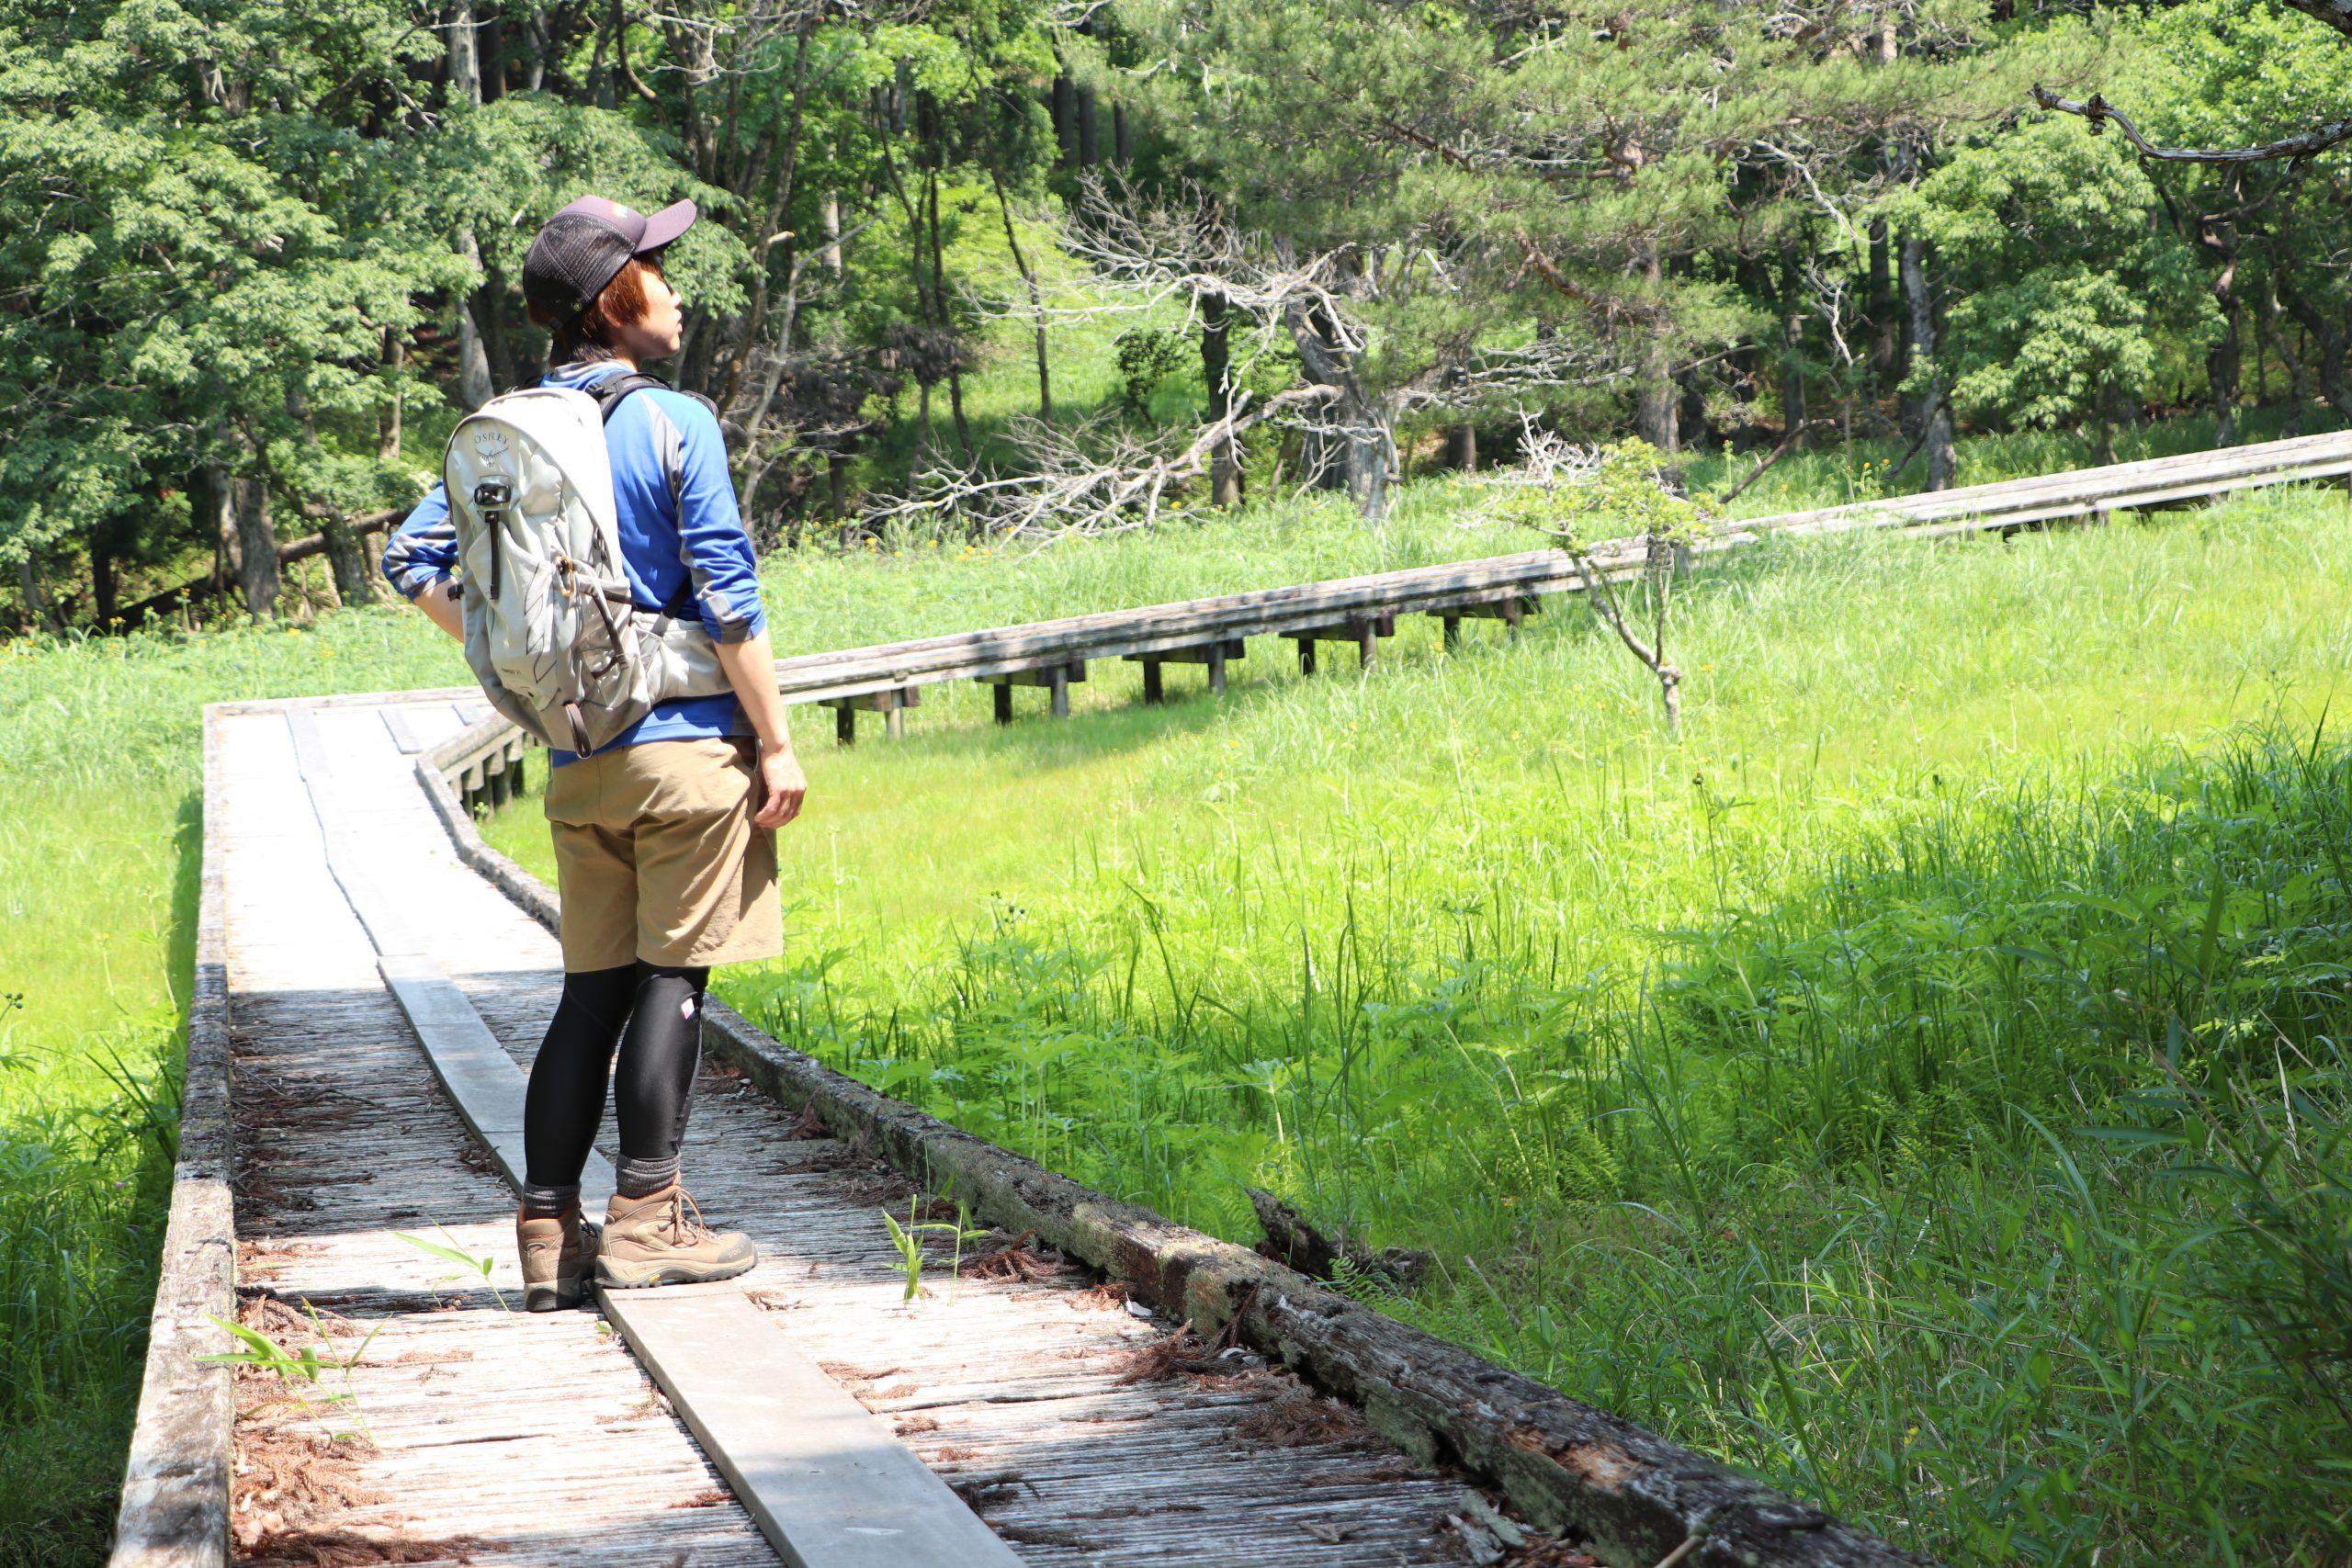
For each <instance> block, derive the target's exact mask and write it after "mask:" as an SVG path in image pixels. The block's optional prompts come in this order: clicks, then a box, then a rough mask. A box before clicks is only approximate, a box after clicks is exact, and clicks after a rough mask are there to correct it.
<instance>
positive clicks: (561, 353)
mask: <svg viewBox="0 0 2352 1568" xmlns="http://www.w3.org/2000/svg"><path fill="white" fill-rule="evenodd" d="M647 276H654V277H660V276H662V264H661V262H660V261H659V260H657V259H656V258H654V257H652V256H631V257H630V258H629V259H628V261H626V262H624V263H622V264H621V269H620V271H618V272H616V273H615V274H613V280H612V281H611V282H610V283H607V284H606V285H605V288H604V292H603V293H601V294H599V295H597V296H596V298H595V299H594V300H592V301H590V303H589V306H588V308H587V309H586V310H582V311H581V312H580V314H578V315H577V316H574V317H573V318H572V319H571V321H567V322H565V323H564V324H562V325H561V326H557V325H555V324H554V323H553V322H551V321H548V313H547V311H546V310H543V309H542V308H541V307H539V306H537V305H534V306H532V307H531V308H530V312H529V314H530V317H531V320H532V321H533V322H534V323H535V324H536V325H538V326H542V327H546V328H548V332H549V333H550V334H551V335H550V337H549V340H548V364H549V365H574V364H578V363H581V362H582V361H585V360H597V359H613V358H616V357H618V355H619V354H620V335H621V332H620V330H621V329H622V328H623V327H633V326H635V325H637V323H638V322H639V321H643V320H645V318H646V316H647V314H648V313H649V312H650V310H651V309H652V306H651V302H650V300H648V299H646V295H645V280H646V278H647Z"/></svg>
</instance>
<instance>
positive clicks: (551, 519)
mask: <svg viewBox="0 0 2352 1568" xmlns="http://www.w3.org/2000/svg"><path fill="white" fill-rule="evenodd" d="M660 385H662V383H661V382H659V381H657V380H655V379H653V378H651V377H650V376H645V377H640V376H616V377H614V378H610V379H608V380H606V381H605V382H602V383H600V384H599V385H598V386H597V387H596V388H595V389H594V391H593V392H583V391H574V390H572V389H569V388H563V387H531V388H527V389H523V390H520V391H514V392H507V393H505V394H503V395H502V396H499V397H495V398H492V399H491V400H490V401H488V402H487V403H484V404H483V405H482V406H481V409H479V410H478V411H476V412H473V413H471V414H469V415H468V416H467V417H466V418H464V419H463V420H460V421H459V422H458V428H457V429H456V431H454V432H453V433H452V434H450V437H449V446H448V450H447V453H445V454H444V456H443V457H442V460H441V479H442V483H443V485H444V486H445V487H446V488H447V495H448V500H449V519H450V521H451V523H452V524H454V525H455V526H456V529H457V536H458V560H459V562H460V564H461V565H462V567H463V569H464V574H465V584H466V586H465V623H466V662H467V663H468V664H469V665H471V666H472V667H473V671H474V676H475V678H476V679H477V680H479V681H480V682H481V689H482V692H483V694H485V695H487V696H488V697H489V698H490V701H491V705H492V706H494V707H495V708H497V709H498V711H499V712H500V713H503V714H504V715H505V716H507V717H508V718H511V719H513V720H514V721H515V723H516V724H519V725H521V726H522V727H523V728H525V729H526V730H527V731H529V732H530V733H531V734H533V735H535V736H537V738H538V739H540V740H542V741H544V742H545V743H547V744H548V745H549V746H552V747H557V748H560V749H567V750H573V751H578V752H581V753H582V754H585V753H587V752H590V751H594V750H596V749H597V748H598V747H600V746H602V745H604V744H605V742H606V741H608V740H611V739H613V738H614V737H615V736H616V735H618V734H620V732H621V731H622V730H624V729H627V728H628V727H629V726H630V725H632V724H635V723H636V722H637V721H638V720H639V719H640V718H643V717H644V716H645V715H646V713H647V712H648V711H649V710H650V708H651V707H652V706H653V705H654V704H656V703H659V702H666V701H668V700H670V699H672V698H673V697H691V696H714V695H717V694H719V693H721V692H725V691H727V690H729V686H728V682H727V677H726V675H725V673H724V672H723V671H721V670H720V669H719V667H718V654H717V652H716V651H715V650H714V649H713V648H712V645H711V639H710V635H709V633H707V631H705V630H704V629H703V626H702V623H701V622H700V621H699V620H697V619H695V618H693V617H691V616H688V617H684V618H681V617H678V616H673V615H664V614H662V613H660V612H658V611H653V610H642V609H639V608H638V607H637V606H636V605H635V604H632V603H631V602H630V598H629V587H628V574H627V573H626V572H625V571H624V570H623V569H622V565H621V551H620V531H619V525H618V513H617V512H616V509H615V507H614V503H613V469H612V460H611V458H610V457H609V456H608V455H607V453H606V451H605V421H606V420H608V419H610V418H611V417H612V412H613V410H614V409H616V408H617V407H618V406H619V404H620V400H622V399H623V398H625V397H627V396H628V394H629V393H630V392H633V391H635V390H637V389H639V388H640V387H658V386H660Z"/></svg>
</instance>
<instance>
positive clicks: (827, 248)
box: [817, 190, 842, 277]
mask: <svg viewBox="0 0 2352 1568" xmlns="http://www.w3.org/2000/svg"><path fill="white" fill-rule="evenodd" d="M818 221H819V222H820V224H822V225H823V228H824V235H825V243H824V244H823V245H822V246H821V247H820V248H819V250H818V252H817V260H818V261H819V263H820V264H821V265H823V266H824V268H825V269H826V270H827V271H828V272H831V274H832V275H833V276H835V277H839V276H841V275H842V197H841V192H839V191H834V190H829V191H827V192H826V193H825V199H824V201H823V203H822V204H821V205H820V207H819V209H818Z"/></svg>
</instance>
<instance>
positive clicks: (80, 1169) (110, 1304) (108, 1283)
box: [0, 612, 464, 1568]
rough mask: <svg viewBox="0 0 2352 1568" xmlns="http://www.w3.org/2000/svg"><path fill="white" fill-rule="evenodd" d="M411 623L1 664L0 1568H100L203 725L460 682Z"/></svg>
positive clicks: (191, 888) (127, 1396) (183, 939)
mask: <svg viewBox="0 0 2352 1568" xmlns="http://www.w3.org/2000/svg"><path fill="white" fill-rule="evenodd" d="M413 618H414V617H408V616H396V615H392V614H390V613H389V612H381V613H352V614H347V615H339V616H335V617H333V618H330V619H328V620H325V621H322V622H320V623H319V624H318V625H317V626H311V627H309V628H300V629H296V630H292V631H277V630H258V629H248V630H237V631H227V632H218V633H209V634H205V635H201V636H194V637H190V636H185V635H180V634H173V633H161V634H149V635H144V636H141V637H128V638H104V639H92V640H89V641H78V640H75V641H67V642H62V643H35V642H17V643H11V644H6V645H0V820H5V821H6V823H7V825H8V830H7V832H6V834H5V835H0V1476H5V1477H6V1480H7V1484H6V1486H0V1563H7V1564H14V1563H27V1564H31V1563H40V1564H43V1565H45V1568H46V1565H51V1564H57V1563H69V1562H92V1561H96V1560H97V1559H98V1558H100V1557H101V1556H102V1555H103V1547H104V1544H105V1541H106V1539H107V1530H108V1529H109V1527H110V1526H111V1524H112V1522H113V1512H114V1505H115V1493H116V1490H117V1488H118V1487H119V1485H120V1484H121V1480H122V1463H123V1450H124V1444H125V1442H126V1441H127V1439H128V1437H129V1433H130V1415H131V1410H132V1407H133V1405H134V1404H135V1402H136V1400H137V1396H138V1386H139V1376H140V1371H141V1365H142V1360H143V1356H144V1352H145V1347H146V1330H147V1316H148V1313H149V1311H150V1309H151V1308H152V1306H153V1296H154V1288H155V1274H154V1267H155V1257H156V1253H157V1250H158V1248H159V1247H160V1246H161V1244H162V1233H163V1223H164V1204H165V1201H167V1198H168V1195H169V1192H170V1189H171V1150H172V1147H173V1143H174V1134H175V1117H176V1111H177V1106H178V1098H179V1088H178V1085H179V1055H178V1048H179V1043H180V1041H181V1037H182V1036H181V1032H182V1030H183V1028H184V1025H185V1021H186V1019H185V1009H186V1004H187V998H188V995H189V984H190V976H191V967H192V962H193V954H194V947H193V943H194V936H195V924H196V899H197V893H198V861H199V857H200V855H201V852H202V841H201V832H202V816H203V812H202V806H201V787H202V757H201V753H200V750H199V748H198V716H199V713H200V711H201V707H202V705H203V704H204V703H206V702H209V701H215V700H221V699H227V698H232V697H258V696H272V695H287V694H300V693H305V692H323V691H337V690H350V689H353V688H355V687H356V688H358V689H361V690H367V689H370V688H377V687H386V686H401V685H425V684H447V683H451V682H458V681H461V680H462V679H463V678H464V664H463V661H462V660H458V659H457V658H456V657H455V654H454V650H453V649H443V648H441V647H439V646H437V645H436V644H435V642H434V641H433V640H431V639H430V638H429V637H426V636H424V635H421V628H418V627H416V626H413V625H412V624H411V622H412V620H413Z"/></svg>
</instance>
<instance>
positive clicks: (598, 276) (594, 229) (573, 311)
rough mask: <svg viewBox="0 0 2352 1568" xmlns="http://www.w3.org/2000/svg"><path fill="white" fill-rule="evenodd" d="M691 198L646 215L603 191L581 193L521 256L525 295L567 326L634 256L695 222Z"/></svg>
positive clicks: (555, 321)
mask: <svg viewBox="0 0 2352 1568" xmlns="http://www.w3.org/2000/svg"><path fill="white" fill-rule="evenodd" d="M695 216H696V212H695V204H694V203H693V202H691V201H674V202H672V203H671V204H670V205H669V206H667V207H665V208H663V209H662V210H661V211H659V212H656V213H654V214H653V215H652V216H651V217H650V218H649V217H647V216H646V215H645V214H643V213H641V212H637V211H633V210H631V209H628V208H626V207H623V206H622V205H621V204H620V203H619V202H617V201H613V200H610V199H608V198H606V197H601V196H583V197H581V198H580V199H579V200H578V201H575V202H573V203H572V204H571V206H569V207H567V208H565V209H563V210H562V211H560V212H559V213H557V214H556V215H555V216H554V217H552V218H550V219H548V220H547V222H546V223H545V224H544V225H543V226H542V227H541V228H540V230H539V233H538V237H537V239H535V240H533V241H532V242H531V248H530V251H529V252H528V253H527V254H525V256H524V257H523V298H524V299H526V301H528V302H529V303H531V304H533V305H536V306H538V307H540V308H541V309H543V310H546V311H547V313H548V316H549V317H551V318H552V321H553V324H554V325H556V326H563V325H565V324H567V323H568V322H570V321H572V320H573V319H574V318H575V317H577V316H578V315H579V314H580V312H581V311H582V310H586V309H587V308H588V307H589V306H590V305H592V304H594V302H595V299H596V296H597V295H599V294H602V293H603V292H604V291H605V285H606V284H607V283H610V282H611V281H612V280H613V278H614V277H615V276H616V275H617V274H618V273H619V272H620V270H621V268H622V267H624V266H626V265H628V259H629V258H630V257H631V256H641V255H647V254H650V253H652V252H654V251H658V250H660V249H661V248H662V246H664V245H666V244H668V243H670V242H671V241H673V240H674V239H676V238H677V237H678V236H679V235H681V234H683V233H684V232H685V231H687V230H688V229H690V228H692V227H693V226H694V221H695Z"/></svg>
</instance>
